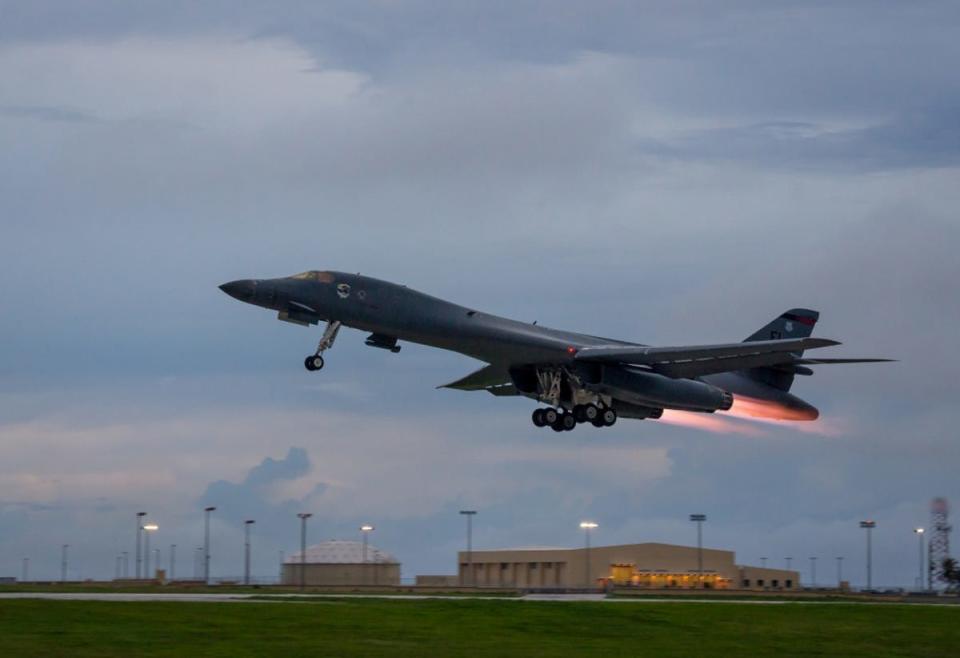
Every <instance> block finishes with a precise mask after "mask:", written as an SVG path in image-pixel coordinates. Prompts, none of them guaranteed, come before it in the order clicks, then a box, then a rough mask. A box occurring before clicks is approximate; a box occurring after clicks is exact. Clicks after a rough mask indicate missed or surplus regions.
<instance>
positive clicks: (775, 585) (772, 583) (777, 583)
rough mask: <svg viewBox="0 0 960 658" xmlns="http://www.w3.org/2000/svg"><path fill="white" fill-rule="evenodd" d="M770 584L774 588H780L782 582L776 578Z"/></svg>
mask: <svg viewBox="0 0 960 658" xmlns="http://www.w3.org/2000/svg"><path fill="white" fill-rule="evenodd" d="M770 584H771V585H772V586H773V587H780V581H779V580H777V579H776V578H774V579H773V580H771V581H770Z"/></svg>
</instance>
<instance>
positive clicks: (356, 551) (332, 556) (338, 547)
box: [284, 539, 398, 564]
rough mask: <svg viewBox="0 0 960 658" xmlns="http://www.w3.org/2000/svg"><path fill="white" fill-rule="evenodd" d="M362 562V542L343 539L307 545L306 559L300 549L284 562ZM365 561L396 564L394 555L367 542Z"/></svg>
mask: <svg viewBox="0 0 960 658" xmlns="http://www.w3.org/2000/svg"><path fill="white" fill-rule="evenodd" d="M301 562H306V563H307V564H362V563H363V542H359V541H348V540H345V539H331V540H330V541H325V542H321V543H319V544H314V545H313V546H308V547H307V550H306V559H304V560H302V559H301V557H300V551H297V552H296V553H293V554H291V555H290V556H289V557H288V558H287V559H286V560H284V564H300V563H301ZM367 562H379V563H392V564H397V563H398V561H397V559H396V558H395V557H393V556H392V555H390V553H387V552H386V551H384V550H381V549H379V548H377V547H376V546H374V545H372V544H367Z"/></svg>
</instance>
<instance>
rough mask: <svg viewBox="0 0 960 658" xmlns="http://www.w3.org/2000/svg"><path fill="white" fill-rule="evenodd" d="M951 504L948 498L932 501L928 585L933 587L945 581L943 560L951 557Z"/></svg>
mask: <svg viewBox="0 0 960 658" xmlns="http://www.w3.org/2000/svg"><path fill="white" fill-rule="evenodd" d="M949 512H950V506H949V505H948V504H947V499H946V498H934V499H933V501H932V502H931V503H930V543H929V544H928V551H929V555H928V564H927V586H928V587H929V588H930V589H933V587H934V586H935V584H936V583H937V582H943V561H944V560H945V559H947V558H948V557H950V529H951V528H950V523H949V519H948V515H949Z"/></svg>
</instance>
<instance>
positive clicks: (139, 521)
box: [134, 512, 147, 580]
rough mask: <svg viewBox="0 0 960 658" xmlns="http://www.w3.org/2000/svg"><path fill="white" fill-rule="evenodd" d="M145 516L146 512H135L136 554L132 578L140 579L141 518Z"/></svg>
mask: <svg viewBox="0 0 960 658" xmlns="http://www.w3.org/2000/svg"><path fill="white" fill-rule="evenodd" d="M146 515H147V513H146V512H137V553H136V558H135V560H136V573H135V574H134V577H135V578H136V579H137V580H139V579H140V535H141V533H142V532H143V517H145V516H146Z"/></svg>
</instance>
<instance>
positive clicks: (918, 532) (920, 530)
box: [913, 528, 923, 589]
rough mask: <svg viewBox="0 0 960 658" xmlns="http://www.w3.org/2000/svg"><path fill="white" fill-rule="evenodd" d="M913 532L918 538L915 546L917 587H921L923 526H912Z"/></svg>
mask: <svg viewBox="0 0 960 658" xmlns="http://www.w3.org/2000/svg"><path fill="white" fill-rule="evenodd" d="M913 532H914V533H916V535H917V539H918V540H919V542H918V544H917V548H918V549H919V553H918V554H917V558H918V560H919V561H918V566H917V569H918V571H917V589H923V528H914V529H913Z"/></svg>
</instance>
